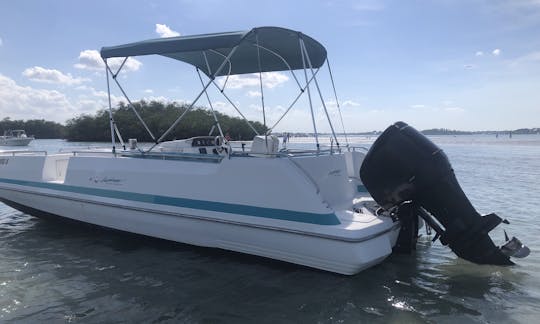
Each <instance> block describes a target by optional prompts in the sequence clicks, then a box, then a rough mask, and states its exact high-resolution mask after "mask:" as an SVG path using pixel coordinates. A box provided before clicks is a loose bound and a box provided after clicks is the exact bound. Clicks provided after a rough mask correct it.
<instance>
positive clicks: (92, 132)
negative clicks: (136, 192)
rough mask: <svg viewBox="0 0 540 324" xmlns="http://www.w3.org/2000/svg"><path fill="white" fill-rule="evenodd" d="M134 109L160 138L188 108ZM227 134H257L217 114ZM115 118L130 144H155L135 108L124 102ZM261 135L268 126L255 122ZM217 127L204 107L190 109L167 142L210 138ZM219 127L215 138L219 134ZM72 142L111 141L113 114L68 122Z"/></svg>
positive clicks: (151, 105)
mask: <svg viewBox="0 0 540 324" xmlns="http://www.w3.org/2000/svg"><path fill="white" fill-rule="evenodd" d="M133 107H134V108H135V110H136V111H137V112H138V114H139V115H140V116H141V118H142V119H143V120H144V121H145V122H146V124H147V125H148V128H149V129H150V130H151V131H152V133H153V134H154V136H155V137H156V138H158V137H159V136H161V134H163V133H164V132H165V131H166V130H167V129H168V128H169V127H170V126H171V124H172V123H173V122H174V121H175V120H176V118H178V116H180V115H181V114H182V113H183V112H185V111H186V109H187V108H188V107H187V106H186V105H180V104H178V103H163V102H157V101H151V102H146V101H139V102H135V103H133ZM216 115H217V118H218V120H219V122H220V125H221V128H222V130H223V134H224V135H229V137H230V138H231V139H233V140H242V139H243V140H247V139H252V138H253V136H254V135H255V134H254V132H253V130H252V129H251V128H250V127H249V126H248V125H247V123H246V122H245V120H243V119H241V118H236V117H231V116H228V115H225V114H222V113H219V112H216ZM113 118H114V120H115V122H116V125H117V127H118V129H119V131H120V134H121V135H122V137H123V139H124V140H125V141H127V139H129V138H136V139H137V140H138V141H140V142H143V141H148V142H151V141H152V138H151V137H150V135H149V134H148V132H147V131H146V130H145V128H144V126H143V125H142V124H141V122H140V121H139V120H138V118H137V116H136V115H135V114H134V113H133V111H132V109H131V107H129V106H127V105H125V104H124V103H122V102H121V103H120V104H119V105H118V106H117V107H116V108H114V109H113ZM251 124H252V125H253V127H254V128H255V129H257V131H258V132H259V133H264V132H265V127H264V125H263V124H261V123H259V122H251ZM213 125H214V117H213V116H212V112H211V111H209V110H206V109H204V108H195V109H192V110H190V111H189V112H188V113H186V115H185V116H184V117H183V119H182V120H181V121H180V123H179V124H178V125H177V126H176V127H175V128H174V130H173V131H172V132H171V133H170V134H169V135H168V137H167V138H166V139H165V140H173V139H181V138H189V137H193V136H201V135H208V134H209V132H210V130H211V129H212V126H213ZM218 134H219V133H218V130H217V128H215V130H214V132H213V135H218ZM65 138H66V139H67V140H69V141H92V142H102V141H110V140H111V133H110V126H109V111H108V110H100V111H98V112H97V113H96V114H95V115H81V116H78V117H75V118H73V119H70V120H68V121H67V123H66V137H65Z"/></svg>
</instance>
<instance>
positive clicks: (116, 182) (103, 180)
mask: <svg viewBox="0 0 540 324" xmlns="http://www.w3.org/2000/svg"><path fill="white" fill-rule="evenodd" d="M88 180H89V181H90V182H93V183H103V184H107V185H115V186H119V185H122V182H123V181H124V180H121V179H117V178H111V177H107V176H105V177H97V176H93V177H90V178H88Z"/></svg>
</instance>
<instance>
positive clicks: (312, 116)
mask: <svg viewBox="0 0 540 324" xmlns="http://www.w3.org/2000/svg"><path fill="white" fill-rule="evenodd" d="M298 44H299V46H300V54H302V65H303V67H304V77H305V79H306V88H307V92H308V98H309V109H310V110H311V121H312V122H313V131H314V133H315V143H316V144H317V153H318V152H319V151H320V148H321V147H320V145H319V134H318V133H317V125H316V124H315V114H314V113H313V102H312V101H311V91H310V90H309V83H308V75H307V67H306V58H305V55H304V49H303V46H302V45H303V41H302V34H301V33H298Z"/></svg>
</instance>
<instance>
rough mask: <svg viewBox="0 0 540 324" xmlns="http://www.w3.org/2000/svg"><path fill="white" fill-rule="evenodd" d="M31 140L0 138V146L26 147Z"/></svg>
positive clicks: (28, 138)
mask: <svg viewBox="0 0 540 324" xmlns="http://www.w3.org/2000/svg"><path fill="white" fill-rule="evenodd" d="M32 140H33V138H31V137H26V138H0V145H2V146H27V145H28V144H30V142H32Z"/></svg>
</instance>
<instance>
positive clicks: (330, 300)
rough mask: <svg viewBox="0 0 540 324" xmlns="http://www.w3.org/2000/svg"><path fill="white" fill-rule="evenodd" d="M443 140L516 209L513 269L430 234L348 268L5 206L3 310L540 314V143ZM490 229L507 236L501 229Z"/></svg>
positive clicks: (313, 315) (505, 210)
mask: <svg viewBox="0 0 540 324" xmlns="http://www.w3.org/2000/svg"><path fill="white" fill-rule="evenodd" d="M515 137H517V136H515ZM36 142H39V141H36ZM56 145H58V144H56ZM442 145H443V148H444V149H445V151H446V152H447V154H448V155H449V157H450V159H451V161H452V163H453V166H454V169H455V170H456V174H457V176H458V179H459V180H460V182H461V183H462V186H463V188H464V190H465V192H466V193H467V194H468V195H469V197H470V198H471V200H472V202H473V204H474V205H475V206H476V207H477V208H478V209H479V210H480V211H481V212H483V213H487V212H492V211H495V212H497V213H499V214H500V215H501V216H503V217H507V218H508V219H510V221H511V224H510V225H509V226H507V227H506V229H507V230H508V231H509V232H510V233H511V234H514V235H516V236H518V237H519V238H520V239H522V241H524V242H525V243H526V244H528V245H529V246H530V247H531V250H532V251H533V252H532V254H531V255H530V256H529V258H527V259H524V260H518V261H517V262H518V263H519V264H518V265H517V266H515V267H496V266H477V265H474V264H471V263H469V262H467V261H463V260H461V259H458V258H457V257H456V256H455V255H454V254H452V252H451V251H450V250H449V249H447V248H446V247H443V246H441V245H440V243H438V242H435V243H432V242H431V241H430V238H429V237H426V236H425V234H424V235H423V236H422V237H421V239H420V243H419V245H418V247H417V251H416V253H415V254H414V255H412V256H407V255H393V256H391V257H390V258H389V259H388V260H386V261H385V262H383V263H382V264H380V265H378V266H376V267H373V268H371V269H368V270H366V271H364V272H362V273H360V274H358V275H356V276H352V277H346V276H341V275H336V274H331V273H327V272H322V271H317V270H312V269H308V268H304V267H300V266H295V265H291V264H287V263H282V262H278V261H272V260H267V259H263V258H258V257H252V256H247V255H243V254H239V253H232V252H225V251H221V250H216V249H206V248H197V247H192V246H188V245H183V244H176V243H171V242H166V241H162V240H155V239H149V238H144V237H140V236H135V235H129V234H125V233H120V232H117V231H111V230H100V229H96V228H94V227H89V226H80V225H78V226H74V225H72V224H65V223H61V222H56V221H49V220H42V219H37V218H33V217H31V216H28V215H25V214H22V213H20V212H18V211H15V210H13V209H11V208H9V207H7V206H5V205H0V255H1V257H2V262H1V263H0V320H13V321H20V322H32V323H35V322H41V321H47V322H85V323H87V322H95V323H99V322H111V321H119V322H122V321H124V322H145V323H146V322H149V323H150V322H178V321H182V322H207V323H215V322H226V323H229V322H235V323H238V322H240V323H242V322H245V323H253V322H254V321H257V322H263V323H266V322H268V323H270V322H271V323H274V322H284V323H298V322H308V323H312V322H321V323H335V322H344V323H357V322H369V323H371V322H375V323H377V322H381V323H389V322H390V323H393V322H395V323H402V322H412V323H415V322H434V323H446V322H453V323H455V322H459V323H462V322H479V323H482V322H490V323H493V322H500V323H512V322H516V323H526V322H533V321H534V320H535V319H536V316H537V314H539V313H540V308H539V306H538V305H540V275H539V273H540V267H539V264H540V263H539V257H538V255H537V254H536V253H535V252H534V251H538V250H539V247H540V242H539V239H538V238H537V237H536V236H537V235H536V233H538V230H539V229H540V224H539V222H538V220H537V217H536V216H537V215H536V213H537V210H539V208H538V207H540V206H539V205H538V204H539V201H538V199H537V198H536V199H533V197H538V196H539V195H538V188H537V185H538V184H539V183H540V161H539V159H538V157H539V156H540V154H539V153H540V146H534V145H525V146H507V145H504V146H502V145H501V146H498V145H491V144H489V145H475V144H470V143H469V142H467V143H465V144H460V143H459V141H457V143H443V144H442ZM50 146H54V143H53V144H50ZM479 165H480V166H481V167H479ZM508 166H512V167H508ZM499 235H501V236H499ZM492 236H493V237H494V239H495V240H496V241H497V242H498V243H500V242H501V240H502V232H501V231H500V230H499V229H497V230H496V231H494V233H493V235H492Z"/></svg>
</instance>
